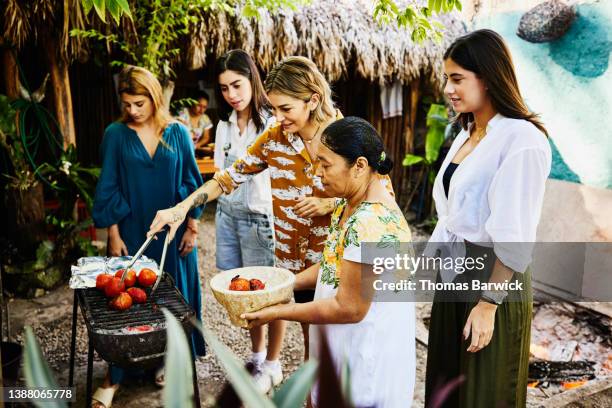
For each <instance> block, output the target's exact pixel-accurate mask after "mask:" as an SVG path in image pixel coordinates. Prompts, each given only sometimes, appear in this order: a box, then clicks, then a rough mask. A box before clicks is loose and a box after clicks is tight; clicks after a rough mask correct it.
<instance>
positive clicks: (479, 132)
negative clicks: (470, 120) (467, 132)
mask: <svg viewBox="0 0 612 408" xmlns="http://www.w3.org/2000/svg"><path fill="white" fill-rule="evenodd" d="M486 135H487V128H486V127H485V128H484V129H478V128H477V127H476V125H474V132H473V133H472V137H473V138H475V139H476V143H480V141H481V140H482V138H483V137H485V136H486Z"/></svg>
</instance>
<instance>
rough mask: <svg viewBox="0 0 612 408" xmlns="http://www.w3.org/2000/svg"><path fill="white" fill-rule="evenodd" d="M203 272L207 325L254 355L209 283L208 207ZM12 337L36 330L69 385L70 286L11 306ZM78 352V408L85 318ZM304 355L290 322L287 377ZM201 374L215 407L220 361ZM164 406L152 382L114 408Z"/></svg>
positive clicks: (97, 366) (126, 393)
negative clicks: (27, 327) (28, 327)
mask: <svg viewBox="0 0 612 408" xmlns="http://www.w3.org/2000/svg"><path fill="white" fill-rule="evenodd" d="M413 238H414V239H415V240H426V239H427V236H426V235H424V234H421V233H418V232H415V233H414V237H413ZM198 250H199V270H200V274H201V280H202V282H203V287H204V293H203V297H204V311H203V312H204V313H203V314H204V319H203V321H204V324H205V325H206V326H207V327H208V328H210V329H211V330H212V331H213V332H214V333H216V334H217V336H218V337H219V339H220V340H221V341H222V342H223V343H225V344H226V345H228V346H229V347H230V348H231V349H232V350H233V351H234V352H235V353H236V355H237V356H238V357H239V358H242V359H246V358H247V357H249V356H250V340H249V337H248V332H247V331H246V330H243V329H239V328H237V327H234V326H232V325H231V324H230V322H229V319H228V318H227V314H226V312H225V310H224V309H223V308H222V307H221V305H219V304H218V303H217V301H216V300H215V299H214V297H213V295H212V292H211V291H210V288H209V287H208V284H207V282H208V281H209V279H210V278H211V277H212V276H213V274H214V273H215V272H216V268H215V229H214V207H212V206H211V207H209V208H208V209H207V210H206V212H205V213H204V216H203V221H202V223H201V228H200V237H199V242H198ZM10 314H11V324H12V329H11V330H12V333H17V335H16V336H15V338H16V339H17V340H18V341H19V342H21V341H22V330H23V327H24V325H29V326H31V327H32V328H33V329H34V332H35V334H36V337H37V338H38V340H39V342H40V344H41V348H42V350H43V353H44V355H45V357H46V359H47V361H48V362H49V365H50V366H51V368H52V369H53V370H54V372H55V373H56V375H57V379H58V382H59V383H60V384H67V382H68V381H67V379H68V366H69V355H70V333H71V316H72V291H71V290H70V289H69V288H67V287H62V288H60V289H57V290H54V291H52V292H49V293H47V294H46V295H45V296H43V297H41V298H38V299H30V300H24V299H16V300H14V301H12V302H11V303H10ZM417 315H418V316H419V318H421V319H423V318H427V317H428V315H429V305H427V304H420V305H418V306H417ZM76 347H77V350H76V375H75V382H76V386H77V395H78V400H77V405H78V406H83V402H84V399H85V398H84V394H85V379H86V365H87V337H86V329H85V325H84V322H83V319H82V317H81V315H80V314H79V317H78V336H77V346H76ZM426 352H427V351H426V347H425V346H424V345H423V344H421V343H419V342H417V356H418V359H417V384H416V387H415V401H414V404H413V406H414V407H422V406H423V397H424V384H423V381H424V373H425V360H426ZM303 353H304V348H303V341H302V332H301V328H300V325H299V324H297V323H289V327H288V329H287V335H286V338H285V342H284V346H283V350H282V355H281V361H282V365H283V370H284V372H285V374H286V375H288V374H290V373H292V372H293V371H294V370H295V369H296V368H298V367H299V365H300V364H301V362H302V356H303ZM196 369H197V371H198V378H199V386H200V398H201V401H202V404H203V406H205V407H212V406H214V401H215V396H216V395H217V394H218V393H219V391H220V390H221V389H222V387H223V385H224V384H225V375H224V372H223V370H222V369H221V367H220V366H219V363H218V361H217V359H216V357H215V356H214V355H212V354H209V355H207V356H206V357H202V358H199V359H198V361H197V362H196ZM105 370H106V364H105V363H104V362H103V361H102V360H101V359H100V358H99V357H98V356H95V360H94V380H93V382H94V389H95V387H96V386H97V385H99V384H100V382H101V381H102V379H103V377H104V373H105ZM136 405H138V406H140V405H142V406H146V407H160V406H162V393H161V391H160V389H159V388H157V387H156V386H155V385H154V384H153V382H152V379H145V380H140V381H137V382H130V383H127V384H125V385H123V386H122V387H121V389H120V390H119V391H118V393H117V394H116V395H115V400H114V403H113V406H115V407H128V406H136Z"/></svg>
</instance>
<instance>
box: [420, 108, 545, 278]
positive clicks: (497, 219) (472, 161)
mask: <svg viewBox="0 0 612 408" xmlns="http://www.w3.org/2000/svg"><path fill="white" fill-rule="evenodd" d="M469 134H470V132H469V130H467V131H466V130H463V131H461V133H459V135H458V136H457V138H456V139H455V141H454V142H453V144H452V146H451V148H450V150H449V152H448V155H447V156H446V158H445V159H444V162H443V163H442V167H441V168H440V171H439V172H438V175H437V177H436V180H435V182H434V186H433V198H434V201H435V204H436V211H437V213H438V224H437V225H436V228H435V230H434V232H433V233H432V236H431V239H430V241H429V242H430V245H429V246H428V250H427V251H426V252H428V254H431V249H435V246H436V245H435V243H448V244H449V245H447V248H448V247H450V248H451V250H450V252H451V254H450V255H451V256H462V254H463V256H464V255H465V247H464V245H462V244H463V242H464V241H469V242H473V243H476V244H480V245H483V244H484V245H486V244H490V245H489V246H492V247H493V250H494V252H495V255H496V256H497V257H498V258H499V260H500V261H501V262H502V263H503V264H504V265H506V266H507V267H509V268H511V269H513V270H515V271H517V272H521V273H522V272H525V270H526V269H527V267H528V266H529V264H530V263H531V247H532V246H533V242H535V238H536V229H537V226H538V222H539V220H540V213H541V210H542V201H543V198H544V189H545V183H546V179H547V178H548V175H549V173H550V166H551V149H550V145H549V142H548V139H547V138H546V136H545V135H544V134H543V133H542V132H540V131H539V130H538V128H536V127H535V126H534V125H533V124H532V123H530V122H528V121H526V120H520V119H510V118H506V117H504V116H502V115H501V114H497V115H495V117H493V118H492V119H491V120H490V121H489V123H488V125H487V135H486V137H485V138H483V139H482V140H481V141H480V143H479V144H478V145H477V146H476V147H475V148H474V150H472V152H471V153H470V154H469V155H468V156H467V157H466V158H465V159H464V160H463V161H462V162H461V164H460V165H459V166H458V167H457V169H456V170H455V172H454V174H453V176H452V178H451V181H450V186H449V192H448V198H447V197H446V194H445V193H444V187H443V184H442V177H443V175H444V172H445V171H446V168H447V167H448V164H449V163H450V162H451V161H452V159H453V158H454V157H455V154H456V153H457V151H458V150H459V148H460V147H461V146H463V144H464V143H465V142H466V141H467V140H468V138H469ZM518 243H520V244H518ZM447 272H449V271H447ZM443 278H444V273H443ZM449 278H450V279H449ZM445 280H446V281H448V280H452V277H451V276H450V274H448V273H447V275H446V279H445Z"/></svg>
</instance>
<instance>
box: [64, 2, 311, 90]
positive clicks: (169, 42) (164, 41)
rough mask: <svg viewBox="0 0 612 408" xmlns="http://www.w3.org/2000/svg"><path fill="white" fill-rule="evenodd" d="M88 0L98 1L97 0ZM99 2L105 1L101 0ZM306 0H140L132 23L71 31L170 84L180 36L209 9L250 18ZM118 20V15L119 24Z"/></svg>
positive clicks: (121, 62) (122, 62) (121, 63)
mask: <svg viewBox="0 0 612 408" xmlns="http://www.w3.org/2000/svg"><path fill="white" fill-rule="evenodd" d="M85 1H86V2H94V5H95V3H96V0H85ZM115 1H116V2H118V0H115ZM97 2H98V3H100V2H101V3H102V5H103V3H104V2H103V1H100V0H97ZM303 3H305V0H247V1H246V2H243V1H240V0H141V1H138V2H137V7H136V4H135V6H134V8H133V13H131V14H130V16H131V18H130V20H129V24H130V26H128V22H126V24H124V26H123V27H107V29H109V28H110V29H112V30H113V31H115V32H111V33H109V32H102V31H100V30H97V29H89V30H81V29H74V30H72V31H71V32H70V35H71V36H78V37H82V38H86V39H93V40H97V41H102V42H105V43H106V44H107V46H114V47H117V48H118V49H119V50H120V51H121V52H122V53H123V54H124V59H122V60H114V61H112V62H111V65H112V66H124V65H126V64H134V65H138V66H141V67H144V68H147V69H148V70H149V71H151V72H153V73H154V74H155V75H156V76H157V78H159V79H160V81H161V82H162V84H168V81H171V80H172V79H173V78H174V77H175V73H174V70H173V67H174V66H175V65H176V63H177V62H178V60H179V56H180V54H181V49H180V41H179V40H180V39H181V38H183V37H186V36H188V35H189V33H190V29H191V28H192V27H193V25H194V24H195V23H197V22H198V21H199V20H200V19H202V18H205V16H204V13H206V12H207V11H210V10H212V11H214V10H223V11H226V12H228V13H233V12H234V11H235V10H236V8H238V7H239V8H240V12H241V13H242V14H243V15H244V16H245V17H249V18H251V17H257V16H258V15H259V11H258V10H259V9H261V8H267V9H269V10H272V11H276V10H278V9H280V8H284V7H289V8H295V6H296V4H303ZM96 11H97V9H96ZM118 21H119V20H118V19H116V25H117V26H119V22H118ZM117 28H123V33H121V34H117V31H120V30H117ZM107 31H108V30H107Z"/></svg>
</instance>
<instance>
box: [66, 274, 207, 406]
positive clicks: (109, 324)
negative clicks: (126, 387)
mask: <svg viewBox="0 0 612 408" xmlns="http://www.w3.org/2000/svg"><path fill="white" fill-rule="evenodd" d="M149 292H150V291H149V290H147V295H148V294H149ZM108 302H109V301H108V299H107V298H106V297H105V296H104V294H103V293H101V292H100V291H99V290H97V289H96V288H89V289H76V290H75V294H74V304H73V310H72V343H71V346H70V373H69V378H68V382H69V385H70V386H72V385H73V380H74V355H75V349H76V330H77V309H78V307H79V306H80V307H81V312H82V314H83V318H84V320H85V325H86V327H87V334H88V342H89V350H88V355H87V390H86V392H87V398H86V405H85V406H86V407H90V406H91V388H92V386H91V385H92V370H93V351H94V349H95V350H96V351H97V353H98V354H99V355H100V357H102V358H103V359H104V360H105V361H107V362H109V363H113V364H115V365H117V366H119V367H122V368H132V369H134V368H139V369H145V370H146V369H154V368H156V367H158V366H160V365H161V364H162V363H163V358H164V354H165V348H166V320H165V318H164V315H163V313H162V311H161V308H162V307H163V308H166V309H168V310H169V311H170V312H171V313H172V314H173V315H174V316H175V317H176V318H177V319H178V321H179V322H180V323H181V325H182V326H183V328H184V330H185V332H186V334H187V335H189V334H190V333H191V331H192V330H193V326H192V324H191V322H190V320H191V318H192V317H193V316H194V315H195V313H194V311H193V309H191V307H190V306H189V305H188V304H187V303H186V301H185V299H184V298H183V296H182V295H181V294H180V292H179V291H178V290H177V289H176V287H175V286H174V281H173V280H172V278H171V277H170V276H169V275H168V274H164V276H163V278H162V279H161V281H160V283H159V286H158V287H157V290H156V291H155V294H154V295H153V297H152V298H150V299H147V302H146V303H143V304H134V305H133V306H132V307H131V308H130V309H129V310H125V311H118V310H110V309H109V307H108ZM192 360H193V359H192ZM192 369H193V385H194V398H195V403H196V406H197V407H199V406H200V404H199V402H200V401H199V400H200V399H199V392H198V382H197V374H196V370H195V363H193V361H192Z"/></svg>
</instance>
